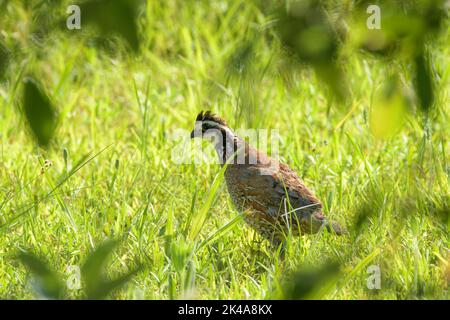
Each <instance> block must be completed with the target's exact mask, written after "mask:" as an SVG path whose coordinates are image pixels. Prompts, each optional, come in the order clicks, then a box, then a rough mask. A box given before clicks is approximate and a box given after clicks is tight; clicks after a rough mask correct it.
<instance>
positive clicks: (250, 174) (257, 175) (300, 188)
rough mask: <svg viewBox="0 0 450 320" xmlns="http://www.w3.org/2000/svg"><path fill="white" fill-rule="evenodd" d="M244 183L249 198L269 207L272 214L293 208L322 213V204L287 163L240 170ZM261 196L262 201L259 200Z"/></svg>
mask: <svg viewBox="0 0 450 320" xmlns="http://www.w3.org/2000/svg"><path fill="white" fill-rule="evenodd" d="M240 176H241V179H242V181H241V182H242V183H241V185H246V186H247V188H246V191H245V192H246V194H247V197H248V198H249V199H250V200H252V199H254V200H255V201H256V205H258V203H263V204H264V205H265V206H266V210H267V212H268V213H269V214H270V215H271V216H277V215H279V214H280V213H281V214H283V213H286V212H289V211H292V210H296V211H295V212H296V213H297V214H298V213H300V212H308V213H312V212H320V209H321V204H320V202H319V200H317V198H315V197H314V195H313V194H312V192H311V191H310V190H308V189H307V188H306V186H305V185H304V184H303V182H302V181H301V179H300V178H299V177H298V175H297V174H296V172H295V171H293V170H292V169H290V168H289V167H288V166H286V165H284V164H278V163H275V162H272V165H270V166H267V167H261V166H259V165H258V166H247V167H246V169H245V170H243V171H241V175H240ZM258 199H260V201H258Z"/></svg>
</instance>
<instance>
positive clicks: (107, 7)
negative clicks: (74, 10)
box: [81, 0, 139, 52]
mask: <svg viewBox="0 0 450 320" xmlns="http://www.w3.org/2000/svg"><path fill="white" fill-rule="evenodd" d="M136 9H137V1H135V0H92V1H87V2H85V3H84V4H82V5H81V12H82V23H83V22H86V23H89V24H91V25H94V26H95V27H97V29H98V30H99V31H100V33H101V35H102V36H103V37H105V38H108V37H110V36H114V35H118V36H120V37H122V38H123V39H125V40H126V42H127V43H128V45H129V46H130V47H131V49H133V50H134V51H135V52H137V51H138V50H139V37H138V29H137V23H136Z"/></svg>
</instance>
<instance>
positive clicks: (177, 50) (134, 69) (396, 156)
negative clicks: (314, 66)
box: [0, 1, 450, 299]
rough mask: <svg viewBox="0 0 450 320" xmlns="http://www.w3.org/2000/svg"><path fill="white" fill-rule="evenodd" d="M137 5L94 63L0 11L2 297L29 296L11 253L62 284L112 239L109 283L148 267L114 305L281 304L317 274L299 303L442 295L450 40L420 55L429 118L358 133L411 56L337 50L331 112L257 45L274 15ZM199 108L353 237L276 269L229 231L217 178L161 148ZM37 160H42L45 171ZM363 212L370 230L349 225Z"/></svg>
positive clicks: (74, 45) (296, 243)
mask: <svg viewBox="0 0 450 320" xmlns="http://www.w3.org/2000/svg"><path fill="white" fill-rule="evenodd" d="M143 10H144V12H145V13H146V15H145V14H144V13H143V15H142V16H141V17H140V19H139V26H140V34H141V36H142V39H141V46H142V47H141V53H140V54H139V55H132V54H128V53H126V52H125V51H124V50H122V49H117V50H116V52H112V53H107V52H104V51H100V50H99V49H98V48H96V47H94V46H88V45H86V41H85V40H84V38H83V37H82V36H80V35H76V32H70V31H64V32H60V33H59V34H57V35H56V36H54V37H50V38H48V39H47V40H45V42H44V43H43V44H42V46H39V45H37V44H35V43H34V42H33V41H31V40H30V37H31V35H30V34H31V31H30V29H31V13H30V11H27V10H25V9H24V8H23V7H21V6H20V5H19V4H15V3H14V4H11V5H9V6H8V10H6V11H5V12H3V13H2V15H5V16H6V19H4V17H1V19H2V26H1V27H0V39H2V38H3V40H4V42H5V43H6V44H13V43H14V44H15V45H17V46H20V47H21V50H20V53H19V54H18V57H16V58H15V59H14V61H13V62H11V65H10V66H9V69H8V73H7V74H6V79H7V80H6V81H5V82H3V84H2V85H1V86H0V224H1V227H0V297H1V298H11V299H27V298H33V297H35V295H34V291H33V290H32V288H31V287H30V283H31V281H30V279H31V274H30V273H28V271H27V269H25V268H24V267H23V265H22V264H20V262H19V260H17V259H16V258H15V256H16V254H17V253H18V252H19V251H20V250H30V251H31V252H33V253H35V254H37V255H39V256H40V257H42V258H43V259H45V260H46V261H48V262H49V265H50V266H51V267H52V268H53V269H54V270H57V271H58V273H59V274H60V276H61V278H62V279H64V281H65V280H66V279H67V278H68V277H69V274H68V271H67V268H68V267H69V266H80V267H81V266H82V264H83V262H84V261H85V260H86V257H87V256H88V255H89V253H90V252H92V250H93V248H95V247H97V246H98V245H99V244H100V243H102V242H103V241H105V240H106V239H108V238H119V239H121V242H120V245H119V246H118V248H117V249H116V250H115V251H114V254H113V255H112V256H111V259H110V263H109V264H108V266H107V268H106V269H107V272H108V274H110V275H117V274H121V273H125V272H126V271H130V270H131V269H133V267H134V266H135V264H136V263H137V261H139V262H140V263H141V264H142V265H143V269H142V270H141V272H139V273H138V274H137V275H136V276H135V277H133V278H132V280H131V281H130V282H128V284H127V285H126V286H125V287H124V288H122V289H120V290H116V291H114V292H113V293H112V294H111V295H110V296H109V297H110V298H113V299H134V298H142V297H143V298H145V299H167V298H202V299H267V298H282V297H286V296H285V295H283V292H284V290H283V289H282V288H283V287H284V286H283V283H284V281H285V279H286V277H288V276H289V275H290V274H292V273H293V272H295V271H299V270H300V272H301V271H302V270H309V268H311V267H312V269H313V270H320V268H321V266H322V265H324V264H326V263H328V262H329V261H335V262H337V264H338V268H339V273H337V274H334V275H333V276H332V277H331V278H330V279H328V280H327V281H326V282H323V283H322V284H321V285H320V286H318V289H317V290H316V291H315V292H312V293H310V296H309V297H313V298H323V299H332V298H336V299H416V298H438V299H447V298H448V287H447V286H448V282H447V281H448V278H446V272H447V277H448V268H449V265H448V264H449V262H450V261H449V257H450V256H449V252H448V231H449V222H448V221H449V220H448V214H449V194H450V192H449V191H450V184H449V173H450V171H449V170H450V169H449V168H450V167H449V166H450V163H449V155H450V143H449V140H450V139H449V137H450V131H449V130H450V129H449V126H448V123H450V119H449V108H448V106H449V91H448V88H449V74H450V64H449V59H448V57H449V56H450V47H449V46H448V43H450V32H449V31H448V28H447V29H445V28H444V30H446V31H445V32H444V33H443V34H442V35H441V36H440V38H439V39H438V40H437V42H436V43H435V44H434V45H433V46H432V47H430V50H431V53H432V56H433V59H434V64H435V65H434V67H435V68H436V70H438V72H439V73H440V80H439V84H438V88H437V91H436V92H437V94H438V96H437V99H436V103H435V108H434V109H433V111H432V112H431V113H430V117H429V119H428V121H425V120H424V117H423V115H422V114H421V113H419V112H416V111H410V112H408V113H407V114H406V115H405V116H404V121H403V125H402V127H401V129H400V130H398V132H397V133H396V134H394V135H393V136H392V137H389V138H384V139H380V138H376V137H375V136H374V135H373V134H372V132H371V127H370V121H369V117H370V116H369V114H370V110H371V108H372V106H373V99H374V96H376V94H377V92H378V91H379V90H380V88H382V86H383V84H384V83H385V82H386V80H387V75H388V74H390V73H398V74H402V79H403V80H404V81H405V83H410V76H409V75H408V73H407V72H405V70H406V71H407V70H409V69H410V68H411V65H410V64H409V63H408V61H403V62H395V63H385V61H383V59H375V58H373V57H371V56H368V55H365V54H361V53H358V52H356V51H351V50H348V51H344V52H343V55H344V57H343V59H344V61H345V64H344V65H343V67H344V69H345V70H346V71H347V72H348V75H349V77H348V81H349V87H350V88H351V92H352V96H351V98H350V101H349V102H348V103H347V104H339V103H336V102H335V101H334V100H333V99H330V95H329V93H327V92H326V90H325V89H324V85H323V83H321V82H320V81H319V80H318V79H317V78H316V76H315V74H314V72H313V71H312V70H310V69H308V68H306V67H305V68H302V69H301V70H300V71H299V72H298V73H294V74H290V77H291V80H290V81H288V82H286V80H285V79H284V78H283V77H282V76H280V75H279V73H277V72H278V70H280V69H282V68H283V66H282V65H280V61H278V60H276V59H274V58H273V57H274V55H276V53H277V52H279V46H278V45H277V44H276V43H271V42H270V41H269V40H268V39H267V37H263V36H259V33H258V30H261V28H263V27H264V26H267V25H268V24H270V19H269V17H268V16H266V15H265V13H263V12H261V10H260V9H258V7H257V6H255V5H252V4H251V3H250V2H248V3H247V2H242V3H241V2H240V1H229V2H224V1H211V3H210V2H209V1H198V2H197V1H196V2H195V4H194V2H193V3H189V4H188V3H184V2H183V5H181V4H180V3H178V4H177V3H176V2H175V1H174V2H167V3H166V4H164V5H162V4H159V3H158V2H156V1H149V2H148V3H147V4H146V5H144V9H143ZM62 12H63V14H64V10H62ZM64 17H65V15H64ZM253 36H254V37H255V38H256V41H255V44H254V45H255V46H256V50H255V52H256V54H255V56H254V57H252V58H251V63H250V66H249V70H250V72H249V75H247V76H242V77H241V78H239V76H236V75H234V76H231V77H227V72H226V70H227V64H228V62H229V61H230V57H231V56H232V55H233V52H235V51H236V49H237V48H239V47H240V46H241V45H242V42H243V41H245V40H246V39H248V38H249V37H253ZM296 67H298V66H293V67H292V68H296ZM27 74H34V75H35V77H36V78H37V79H39V81H40V82H41V83H42V84H43V86H44V88H45V90H46V92H48V93H49V95H50V96H51V98H52V101H53V103H54V105H55V106H56V108H57V110H58V116H59V125H58V127H57V129H56V133H55V137H54V139H53V141H52V142H51V144H50V147H49V148H48V149H40V148H38V147H37V146H36V145H35V143H34V141H33V140H32V139H31V136H30V135H29V134H28V128H27V126H26V123H25V121H24V118H23V116H22V114H21V113H20V109H19V105H20V101H21V90H20V89H21V83H22V80H23V78H24V76H25V75H27ZM413 107H414V108H413V110H415V109H416V108H415V107H416V106H415V105H414V106H413ZM206 109H211V110H213V111H215V112H216V113H218V114H220V115H222V116H223V117H224V118H226V119H227V121H228V122H229V124H230V125H231V126H232V127H234V128H269V129H277V130H279V133H280V135H281V137H282V143H281V145H280V150H279V153H280V157H281V159H282V160H283V161H284V162H286V163H287V164H289V165H290V166H291V167H292V168H293V169H295V170H296V171H297V172H298V173H299V174H300V176H301V177H303V179H304V180H305V182H306V184H307V185H308V186H309V187H311V188H312V189H313V190H314V192H315V193H316V195H317V196H318V198H319V199H321V200H322V202H323V204H324V211H325V215H326V216H328V217H332V218H333V219H335V220H338V221H340V222H342V223H343V224H345V225H346V226H347V227H348V228H349V230H351V232H350V235H349V236H345V237H336V236H333V235H330V234H324V233H322V234H317V235H312V236H304V237H301V238H288V240H287V245H286V250H285V253H284V257H282V256H280V254H279V253H278V252H277V251H276V250H274V249H273V248H271V247H270V246H269V245H268V244H267V243H266V242H265V241H263V240H261V239H260V238H259V237H258V236H257V235H256V234H255V233H254V232H253V231H252V230H251V229H250V228H249V227H247V226H246V225H245V224H244V222H243V221H241V219H240V217H239V213H238V212H236V211H235V210H234V208H233V205H232V203H231V201H230V199H229V196H228V193H227V192H226V187H225V185H224V183H223V181H222V177H221V175H220V167H219V166H218V165H207V164H203V165H194V164H183V165H178V164H175V163H173V161H172V159H171V154H172V150H173V147H174V141H173V140H172V138H171V137H172V136H173V135H174V133H175V132H176V130H178V129H185V130H191V129H192V127H193V124H194V120H195V116H196V115H197V113H198V112H199V111H200V110H206ZM204 146H205V147H206V146H207V144H206V143H205V145H204ZM64 149H66V150H67V163H66V162H65V159H64V157H63V150H64ZM46 159H49V160H51V162H52V164H53V165H52V166H51V167H49V168H47V169H45V170H44V171H45V172H44V173H43V174H41V168H42V166H43V164H44V160H46ZM79 161H81V163H79ZM77 163H78V166H77ZM74 169H79V170H74ZM61 177H68V179H64V180H63V183H62V184H61V185H58V181H61ZM364 213H367V215H364ZM358 217H363V218H364V217H366V219H367V220H366V221H365V222H364V221H363V223H362V226H361V228H359V229H358V228H354V227H353V226H354V225H355V221H357V219H358ZM363 218H361V219H363ZM369 265H379V266H380V269H381V275H382V282H381V289H380V290H369V289H368V288H367V286H366V279H367V277H368V276H369V274H368V273H367V267H368V266H369ZM319 276H320V275H319ZM65 297H66V298H81V297H83V293H82V291H81V290H67V293H66V296H65Z"/></svg>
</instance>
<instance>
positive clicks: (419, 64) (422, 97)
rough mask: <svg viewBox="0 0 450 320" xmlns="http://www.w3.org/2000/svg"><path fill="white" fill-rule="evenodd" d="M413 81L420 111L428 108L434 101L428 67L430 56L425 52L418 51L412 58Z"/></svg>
mask: <svg viewBox="0 0 450 320" xmlns="http://www.w3.org/2000/svg"><path fill="white" fill-rule="evenodd" d="M414 64H415V79H414V80H415V81H414V88H415V92H416V95H417V98H418V100H419V106H420V108H421V109H422V111H424V112H427V111H429V110H430V108H431V106H432V105H433V102H434V82H433V76H432V74H431V68H430V57H429V55H428V54H426V53H425V52H422V53H420V54H419V55H417V56H416V59H415V60H414Z"/></svg>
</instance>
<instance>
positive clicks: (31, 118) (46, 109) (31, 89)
mask: <svg viewBox="0 0 450 320" xmlns="http://www.w3.org/2000/svg"><path fill="white" fill-rule="evenodd" d="M23 112H24V114H25V118H26V120H27V122H28V125H29V127H30V129H31V131H32V133H33V135H34V137H35V138H36V141H37V142H38V144H39V145H41V146H44V147H45V146H47V145H48V144H49V142H50V140H51V138H52V137H53V133H54V131H55V128H56V115H55V111H54V108H53V106H52V104H51V102H50V99H49V98H48V96H47V95H46V94H45V93H44V92H43V91H42V90H41V89H40V87H39V85H38V84H37V83H36V81H35V80H33V79H27V80H26V81H25V85H24V92H23Z"/></svg>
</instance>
